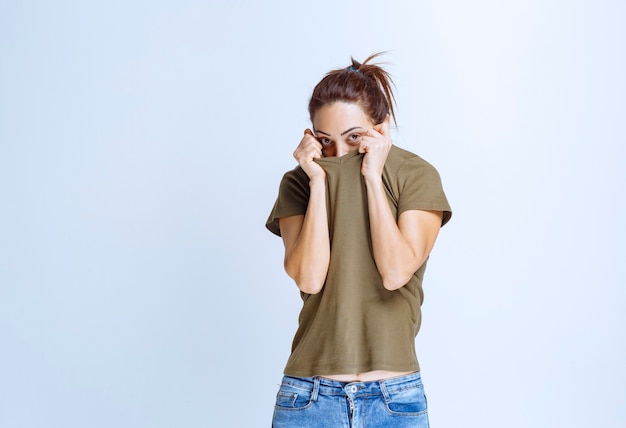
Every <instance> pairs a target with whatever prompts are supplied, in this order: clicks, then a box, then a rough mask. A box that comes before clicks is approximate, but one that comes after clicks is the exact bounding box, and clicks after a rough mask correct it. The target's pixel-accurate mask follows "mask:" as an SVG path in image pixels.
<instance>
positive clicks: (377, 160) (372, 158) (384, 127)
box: [359, 119, 392, 178]
mask: <svg viewBox="0 0 626 428" xmlns="http://www.w3.org/2000/svg"><path fill="white" fill-rule="evenodd" d="M391 144H392V143H391V136H390V135H389V120H388V119H387V120H385V121H384V122H383V123H380V124H378V125H376V126H374V127H373V128H372V129H370V130H369V131H367V133H366V134H365V135H363V137H362V138H361V144H359V153H365V156H364V157H363V163H362V165H361V174H363V177H365V178H380V177H381V176H382V174H383V167H384V166H385V161H386V160H387V155H388V154H389V150H390V149H391Z"/></svg>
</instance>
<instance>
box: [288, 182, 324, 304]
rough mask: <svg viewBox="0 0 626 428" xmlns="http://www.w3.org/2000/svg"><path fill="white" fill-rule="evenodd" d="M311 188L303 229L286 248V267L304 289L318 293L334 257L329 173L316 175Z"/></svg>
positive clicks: (306, 291) (311, 292)
mask: <svg viewBox="0 0 626 428" xmlns="http://www.w3.org/2000/svg"><path fill="white" fill-rule="evenodd" d="M310 190H311V193H310V197H309V204H308V208H307V212H306V214H305V216H304V220H303V223H302V228H301V229H300V233H299V235H298V236H297V238H295V240H294V242H293V244H292V245H290V247H289V248H287V249H286V252H285V271H286V272H287V274H288V275H289V276H290V277H291V278H293V279H294V281H295V282H296V284H297V285H298V287H299V288H300V289H301V290H302V291H304V292H305V293H310V294H315V293H318V292H319V291H320V290H321V289H322V287H323V285H324V281H325V280H326V275H327V273H328V264H329V261H330V239H329V234H328V218H327V213H326V182H325V177H314V178H313V179H312V180H311V182H310Z"/></svg>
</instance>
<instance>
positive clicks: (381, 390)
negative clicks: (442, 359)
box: [283, 372, 422, 401]
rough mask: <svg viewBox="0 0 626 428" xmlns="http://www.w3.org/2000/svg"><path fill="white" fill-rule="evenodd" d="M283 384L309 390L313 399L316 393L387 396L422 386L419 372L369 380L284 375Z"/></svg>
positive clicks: (315, 397)
mask: <svg viewBox="0 0 626 428" xmlns="http://www.w3.org/2000/svg"><path fill="white" fill-rule="evenodd" d="M283 384H287V385H291V386H293V387H295V388H300V389H303V390H306V391H311V392H312V399H313V401H315V400H316V399H317V395H318V394H324V395H345V396H350V397H358V396H364V395H383V396H387V394H393V393H396V392H400V391H403V390H405V389H410V388H415V387H422V377H421V375H420V373H419V372H416V373H411V374H408V375H404V376H398V377H394V378H390V379H383V380H377V381H370V382H340V381H337V380H333V379H328V378H324V377H319V376H316V377H292V376H284V377H283Z"/></svg>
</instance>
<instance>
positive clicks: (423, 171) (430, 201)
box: [397, 156, 452, 226]
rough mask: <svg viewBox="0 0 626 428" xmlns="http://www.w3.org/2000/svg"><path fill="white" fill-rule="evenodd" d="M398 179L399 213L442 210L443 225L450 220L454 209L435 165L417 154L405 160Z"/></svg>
mask: <svg viewBox="0 0 626 428" xmlns="http://www.w3.org/2000/svg"><path fill="white" fill-rule="evenodd" d="M397 180H398V187H399V189H400V195H399V197H398V215H400V214H401V213H402V212H404V211H408V210H429V211H442V212H443V219H442V222H441V225H442V226H443V225H445V224H446V223H447V222H448V221H449V220H450V217H452V210H451V209H450V204H449V203H448V199H447V198H446V194H445V193H444V191H443V186H442V184H441V177H440V176H439V173H438V172H437V170H436V169H435V167H433V166H432V165H431V164H429V163H428V162H426V161H425V160H423V159H421V158H420V157H419V156H415V157H413V158H410V159H407V160H406V161H405V162H404V164H403V165H402V167H401V168H400V170H399V171H398V176H397Z"/></svg>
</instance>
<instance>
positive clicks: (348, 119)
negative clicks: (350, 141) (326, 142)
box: [313, 101, 374, 134]
mask: <svg viewBox="0 0 626 428" xmlns="http://www.w3.org/2000/svg"><path fill="white" fill-rule="evenodd" d="M373 124H374V123H373V121H372V120H371V119H370V118H369V117H368V116H367V114H366V113H365V112H364V111H363V109H362V108H361V106H360V105H358V104H355V103H346V102H343V101H337V102H334V103H332V104H326V105H324V106H323V107H321V108H320V109H319V110H318V111H317V113H316V114H315V117H314V118H313V127H314V128H315V130H317V131H324V132H326V133H328V134H335V133H336V134H341V133H342V132H343V131H345V130H346V129H349V128H352V127H355V126H360V127H363V128H368V127H371V126H372V125H373Z"/></svg>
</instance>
